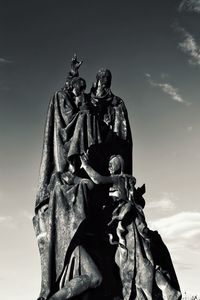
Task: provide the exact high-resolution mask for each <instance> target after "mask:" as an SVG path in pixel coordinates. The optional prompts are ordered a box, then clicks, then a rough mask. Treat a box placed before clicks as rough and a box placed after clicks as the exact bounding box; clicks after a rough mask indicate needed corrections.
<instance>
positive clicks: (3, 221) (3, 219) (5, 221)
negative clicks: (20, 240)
mask: <svg viewBox="0 0 200 300" xmlns="http://www.w3.org/2000/svg"><path fill="white" fill-rule="evenodd" d="M0 225H1V226H3V227H7V228H14V227H15V224H14V219H13V217H11V216H0Z"/></svg>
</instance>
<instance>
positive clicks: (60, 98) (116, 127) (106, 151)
mask: <svg viewBox="0 0 200 300" xmlns="http://www.w3.org/2000/svg"><path fill="white" fill-rule="evenodd" d="M81 63H82V62H79V61H78V60H77V57H76V55H75V56H74V57H73V58H72V62H71V70H70V72H69V73H68V77H67V80H66V83H65V85H64V87H63V88H62V89H61V90H59V91H57V92H56V93H55V94H54V96H53V98H52V99H51V101H50V104H49V108H48V113H47V118H46V126H45V134H44V142H43V152H42V160H41V166H40V174H39V184H38V193H37V200H36V210H37V209H38V208H39V207H40V206H42V205H43V204H44V203H45V202H46V201H47V199H48V198H49V194H48V190H47V186H48V184H49V182H50V179H51V176H52V174H53V173H55V172H64V170H65V169H67V168H68V166H69V164H73V165H74V167H75V168H76V165H79V164H80V160H79V156H80V155H82V154H83V153H84V152H86V151H89V153H90V158H91V161H92V163H93V166H94V167H95V168H96V169H97V170H98V171H101V172H103V173H104V172H106V170H107V162H108V157H110V155H112V154H121V155H122V156H123V157H125V168H126V172H127V173H129V174H130V173H131V172H132V138H131V131H130V126H129V120H128V114H127V110H126V107H125V105H124V102H123V101H122V99H120V98H119V97H117V96H115V95H114V94H113V93H112V92H111V90H110V85H111V78H112V76H111V72H110V71H109V70H103V69H102V70H100V71H99V72H98V74H97V77H96V83H95V84H94V86H93V88H92V90H91V93H90V94H86V93H85V89H86V82H85V80H84V79H83V78H81V77H79V72H78V68H79V67H80V65H81Z"/></svg>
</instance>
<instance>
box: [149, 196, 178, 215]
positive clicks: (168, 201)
mask: <svg viewBox="0 0 200 300" xmlns="http://www.w3.org/2000/svg"><path fill="white" fill-rule="evenodd" d="M176 201H177V198H176V197H175V196H174V194H173V193H167V192H165V193H163V194H162V195H161V197H160V199H158V200H157V201H151V202H148V203H147V204H146V207H147V208H156V209H159V210H160V209H161V210H162V211H171V210H173V209H175V208H176V205H175V202H176Z"/></svg>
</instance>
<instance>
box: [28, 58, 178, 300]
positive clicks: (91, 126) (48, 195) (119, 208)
mask: <svg viewBox="0 0 200 300" xmlns="http://www.w3.org/2000/svg"><path fill="white" fill-rule="evenodd" d="M81 64H82V62H81V61H78V60H77V56H76V55H74V57H73V58H72V61H71V70H70V72H69V73H68V76H67V79H66V82H65V85H64V87H63V88H62V89H61V90H60V91H57V92H56V93H55V94H54V96H53V98H52V100H51V101H50V104H49V108H48V113H47V120H46V126H45V133H44V144H43V152H42V160H41V166H40V175H39V184H38V192H37V198H36V207H35V216H34V218H33V224H34V228H35V232H36V237H37V241H38V247H39V252H40V258H41V291H40V296H39V298H38V300H67V299H72V298H73V299H77V300H90V299H95V300H98V299H101V300H103V299H105V300H122V299H123V300H131V299H132V300H133V299H138V300H146V299H147V300H150V299H151V300H157V299H158V300H160V299H161V300H162V299H164V300H165V299H166V300H168V299H171V300H178V299H181V292H180V288H179V284H178V280H177V277H176V274H175V271H174V267H173V264H172V261H171V258H170V254H169V252H168V250H167V247H166V246H165V244H164V243H163V241H162V239H161V237H160V235H159V234H158V232H157V231H152V230H150V229H149V228H148V226H147V223H146V221H145V216H144V212H143V208H144V206H145V200H144V197H143V195H144V193H145V185H143V186H142V187H136V179H135V177H133V176H132V137H131V130H130V125H129V120H128V113H127V110H126V107H125V104H124V102H123V100H122V99H121V98H119V97H117V96H116V95H114V94H113V93H112V91H111V80H112V75H111V72H110V71H109V70H107V69H101V70H99V72H98V73H97V76H96V81H95V83H94V84H93V86H92V88H91V90H90V93H88V94H87V93H86V92H85V90H86V82H85V80H84V79H83V78H81V77H80V76H79V68H80V66H81Z"/></svg>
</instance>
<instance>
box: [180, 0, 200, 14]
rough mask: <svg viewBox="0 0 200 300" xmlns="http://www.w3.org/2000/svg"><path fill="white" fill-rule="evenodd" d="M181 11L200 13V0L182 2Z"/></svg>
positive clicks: (184, 0)
mask: <svg viewBox="0 0 200 300" xmlns="http://www.w3.org/2000/svg"><path fill="white" fill-rule="evenodd" d="M179 11H180V12H182V11H191V12H196V13H200V0H182V2H181V3H180V5H179Z"/></svg>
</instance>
